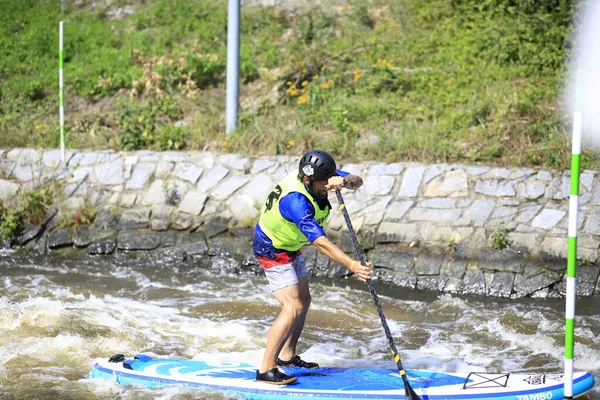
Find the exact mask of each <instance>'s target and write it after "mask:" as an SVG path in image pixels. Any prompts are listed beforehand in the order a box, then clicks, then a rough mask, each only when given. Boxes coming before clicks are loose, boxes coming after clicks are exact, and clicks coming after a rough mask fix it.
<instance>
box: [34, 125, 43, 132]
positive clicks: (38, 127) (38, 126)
mask: <svg viewBox="0 0 600 400" xmlns="http://www.w3.org/2000/svg"><path fill="white" fill-rule="evenodd" d="M43 127H44V126H43V125H36V126H35V130H36V131H39V130H40V129H42V128H43Z"/></svg>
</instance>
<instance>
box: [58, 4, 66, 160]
mask: <svg viewBox="0 0 600 400" xmlns="http://www.w3.org/2000/svg"><path fill="white" fill-rule="evenodd" d="M64 8H65V4H64V1H61V2H60V22H59V25H58V97H59V111H58V112H59V114H60V160H61V161H62V162H63V163H64V162H65V87H64V83H65V79H64V72H63V65H64V40H63V39H64V33H65V29H64V27H65V23H64V21H63V19H64Z"/></svg>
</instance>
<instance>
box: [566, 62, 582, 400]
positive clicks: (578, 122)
mask: <svg viewBox="0 0 600 400" xmlns="http://www.w3.org/2000/svg"><path fill="white" fill-rule="evenodd" d="M582 82H583V71H582V70H581V69H578V70H577V77H576V84H575V111H574V113H573V139H572V140H573V143H572V161H571V196H570V198H569V230H568V231H569V250H568V258H567V293H566V302H565V303H566V304H565V373H564V386H565V389H564V397H565V399H572V398H573V369H574V363H573V352H574V348H575V297H576V293H577V292H576V280H577V279H576V278H577V220H578V207H579V173H580V164H581V137H582V124H583V112H582V109H583V106H582V97H583V96H582Z"/></svg>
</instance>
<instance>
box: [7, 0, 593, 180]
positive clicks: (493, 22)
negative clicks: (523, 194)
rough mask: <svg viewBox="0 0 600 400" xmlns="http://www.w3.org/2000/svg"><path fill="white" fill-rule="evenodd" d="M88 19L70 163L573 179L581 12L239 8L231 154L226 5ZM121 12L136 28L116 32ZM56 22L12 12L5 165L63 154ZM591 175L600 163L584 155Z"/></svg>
mask: <svg viewBox="0 0 600 400" xmlns="http://www.w3.org/2000/svg"><path fill="white" fill-rule="evenodd" d="M87 3H89V4H88V5H85V4H86V2H78V4H80V5H79V6H77V7H73V8H68V9H67V11H66V14H65V15H66V17H65V20H66V24H65V57H66V60H65V82H66V89H65V92H66V114H67V125H68V132H67V140H68V146H69V147H73V148H106V147H110V148H115V149H126V150H131V149H139V148H151V149H158V150H167V149H173V150H178V149H192V150H197V149H200V150H209V151H215V152H224V151H230V152H240V153H244V154H259V153H260V154H295V155H298V154H301V153H302V152H303V151H305V150H306V149H309V148H322V149H325V150H328V151H330V152H332V153H333V154H335V155H336V156H337V157H340V158H345V159H353V160H355V161H357V160H361V159H363V160H367V159H368V160H382V161H388V162H392V161H409V160H410V161H418V162H424V163H429V162H462V163H478V162H481V163H485V164H491V165H512V166H544V167H549V168H565V167H566V166H567V165H569V163H570V145H569V137H570V134H569V130H568V128H567V127H566V124H567V123H568V121H565V120H564V116H562V115H561V113H560V111H559V110H560V109H561V104H560V93H561V89H562V80H563V77H564V74H565V65H566V64H565V60H566V59H567V58H568V56H569V54H568V53H567V49H568V40H569V36H570V33H571V21H572V19H573V17H574V15H575V13H576V9H575V2H574V1H573V0H520V1H515V0H371V1H367V0H356V1H354V2H352V3H343V4H348V5H341V4H342V3H335V2H334V3H332V4H327V5H322V6H311V7H308V6H307V7H306V9H303V8H302V4H303V3H302V2H299V3H298V4H299V7H300V8H299V9H298V10H297V11H293V12H291V11H289V10H283V9H276V8H271V7H244V9H243V11H242V29H241V31H242V32H241V34H242V49H241V79H242V83H243V86H242V88H241V94H242V100H241V110H240V124H239V129H238V130H237V132H236V133H235V134H234V135H228V136H226V135H225V134H224V115H225V88H224V80H225V79H224V78H225V69H226V42H227V37H226V36H227V31H226V20H227V2H225V1H223V0H219V1H215V0H212V1H211V0H207V1H194V0H181V1H170V0H153V1H150V2H141V1H133V0H130V1H126V0H118V1H117V0H115V1H113V2H110V1H109V2H107V4H109V6H108V7H101V6H97V5H96V6H95V7H92V5H91V4H92V2H91V1H90V2H87ZM111 3H112V4H111ZM124 4H130V5H132V6H133V9H134V13H133V14H131V15H128V16H126V17H125V18H122V19H118V18H114V17H113V16H112V14H111V11H115V10H116V9H117V8H118V7H120V6H123V5H124ZM59 16H60V7H59V4H58V3H57V2H54V1H53V2H50V1H42V0H37V1H33V0H5V1H4V2H3V4H2V13H0V48H1V49H3V57H2V58H0V79H1V80H2V84H1V85H0V137H1V138H2V139H0V147H13V146H39V147H47V146H57V145H58V138H59V134H58V104H57V103H58V96H57V93H58V72H57V69H58V60H57V52H58V21H59ZM567 117H568V116H567ZM583 167H584V168H596V169H597V168H599V167H600V162H598V158H596V156H595V155H594V154H584V157H583Z"/></svg>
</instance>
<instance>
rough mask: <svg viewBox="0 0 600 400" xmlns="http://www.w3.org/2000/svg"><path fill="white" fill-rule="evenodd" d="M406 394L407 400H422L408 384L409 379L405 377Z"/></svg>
mask: <svg viewBox="0 0 600 400" xmlns="http://www.w3.org/2000/svg"><path fill="white" fill-rule="evenodd" d="M404 378H405V379H404V393H406V400H421V398H420V397H419V395H418V394H416V393H415V391H414V390H413V388H412V387H411V386H410V384H409V383H408V379H406V377H404Z"/></svg>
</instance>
